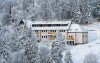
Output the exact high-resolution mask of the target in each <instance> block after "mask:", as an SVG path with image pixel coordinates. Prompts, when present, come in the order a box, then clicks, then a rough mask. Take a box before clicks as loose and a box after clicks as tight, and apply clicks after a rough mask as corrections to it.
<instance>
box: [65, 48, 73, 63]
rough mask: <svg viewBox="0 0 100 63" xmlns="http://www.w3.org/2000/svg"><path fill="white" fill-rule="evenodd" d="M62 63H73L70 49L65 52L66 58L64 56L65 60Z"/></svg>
mask: <svg viewBox="0 0 100 63" xmlns="http://www.w3.org/2000/svg"><path fill="white" fill-rule="evenodd" d="M64 63H74V62H73V60H72V55H71V52H70V49H68V50H67V51H66V56H65V59H64Z"/></svg>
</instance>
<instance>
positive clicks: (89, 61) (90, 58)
mask: <svg viewBox="0 0 100 63" xmlns="http://www.w3.org/2000/svg"><path fill="white" fill-rule="evenodd" d="M84 63H98V58H97V56H96V55H95V54H93V53H90V54H88V55H86V56H85V59H84Z"/></svg>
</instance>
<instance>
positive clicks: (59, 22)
mask: <svg viewBox="0 0 100 63" xmlns="http://www.w3.org/2000/svg"><path fill="white" fill-rule="evenodd" d="M32 24H38V25H39V24H42V25H43V24H68V26H51V27H32V30H68V29H69V27H70V24H71V21H53V22H46V21H36V22H33V23H32Z"/></svg>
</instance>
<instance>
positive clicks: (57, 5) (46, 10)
mask: <svg viewBox="0 0 100 63" xmlns="http://www.w3.org/2000/svg"><path fill="white" fill-rule="evenodd" d="M22 19H30V20H32V21H67V20H71V21H73V22H74V23H78V24H91V23H93V22H97V21H100V0H0V63H74V61H73V59H72V54H71V49H70V48H71V47H70V46H68V45H66V43H65V40H64V37H63V36H61V34H59V33H58V34H57V35H56V40H55V41H54V42H48V43H45V42H41V43H39V42H37V41H36V40H35V36H34V34H32V30H31V28H28V27H27V25H26V23H25V24H24V25H23V27H22V26H21V25H22V24H21V25H20V23H19V22H20V21H21V20H22ZM63 52H64V53H63ZM64 54H65V55H64ZM83 62H84V63H98V58H97V56H96V55H95V54H93V53H90V54H88V55H86V57H85V58H84V60H83ZM79 63H81V62H79Z"/></svg>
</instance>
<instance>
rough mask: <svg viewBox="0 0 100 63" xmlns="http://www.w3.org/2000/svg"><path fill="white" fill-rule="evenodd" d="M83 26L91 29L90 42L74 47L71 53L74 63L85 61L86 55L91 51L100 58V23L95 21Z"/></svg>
mask: <svg viewBox="0 0 100 63" xmlns="http://www.w3.org/2000/svg"><path fill="white" fill-rule="evenodd" d="M83 27H84V28H86V29H88V31H89V34H88V36H89V38H88V41H89V43H88V44H84V45H77V46H74V47H72V49H71V53H72V59H73V61H74V63H83V61H84V58H85V56H86V55H87V54H89V53H94V54H96V55H97V56H98V58H99V59H100V56H99V54H100V23H94V24H90V25H88V26H87V25H86V26H83Z"/></svg>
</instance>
